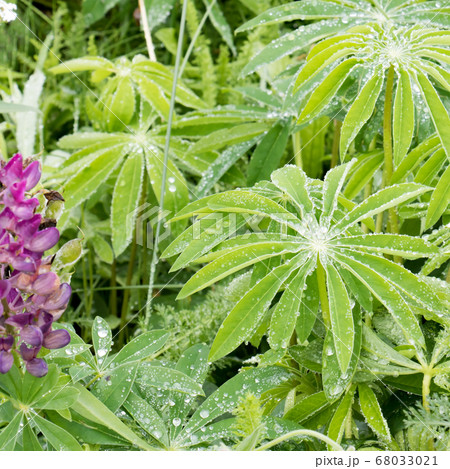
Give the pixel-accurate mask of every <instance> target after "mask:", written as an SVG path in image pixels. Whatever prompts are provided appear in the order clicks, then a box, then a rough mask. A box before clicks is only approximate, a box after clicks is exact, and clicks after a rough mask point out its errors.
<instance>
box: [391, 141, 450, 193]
mask: <svg viewBox="0 0 450 469" xmlns="http://www.w3.org/2000/svg"><path fill="white" fill-rule="evenodd" d="M440 147H441V144H440V139H439V136H438V135H432V136H431V137H429V138H427V139H426V140H424V141H423V142H422V143H420V144H419V145H418V146H417V147H415V148H414V149H412V150H411V151H410V152H409V153H408V154H407V155H406V156H405V158H403V160H402V161H401V163H400V164H399V165H398V167H397V169H396V170H395V171H394V174H393V175H392V178H391V182H392V184H397V183H398V182H401V181H403V180H405V179H406V178H407V176H408V175H410V174H411V173H412V172H413V171H414V169H415V168H416V167H417V166H418V165H419V164H420V163H421V162H422V161H423V160H424V159H426V158H427V157H428V156H430V155H431V154H432V153H433V152H434V151H436V150H437V149H438V148H440Z"/></svg>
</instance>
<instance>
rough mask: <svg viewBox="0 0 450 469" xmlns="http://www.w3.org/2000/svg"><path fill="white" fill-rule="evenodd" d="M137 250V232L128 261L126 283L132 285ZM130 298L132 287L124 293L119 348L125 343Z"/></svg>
mask: <svg viewBox="0 0 450 469" xmlns="http://www.w3.org/2000/svg"><path fill="white" fill-rule="evenodd" d="M136 252H137V242H136V234H135V235H134V236H133V244H132V245H131V253H130V260H129V262H128V272H127V279H126V285H131V282H132V280H133V272H134V263H135V261H136ZM129 300H130V289H129V288H127V289H126V290H125V291H124V294H123V302H122V312H121V314H120V332H119V348H121V347H122V346H123V343H124V338H125V327H126V325H127V314H128V305H129Z"/></svg>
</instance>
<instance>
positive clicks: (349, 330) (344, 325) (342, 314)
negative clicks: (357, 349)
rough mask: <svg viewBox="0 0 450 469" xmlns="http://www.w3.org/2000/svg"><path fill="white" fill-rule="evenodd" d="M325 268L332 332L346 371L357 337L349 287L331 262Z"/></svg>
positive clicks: (338, 358)
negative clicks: (346, 286)
mask: <svg viewBox="0 0 450 469" xmlns="http://www.w3.org/2000/svg"><path fill="white" fill-rule="evenodd" d="M325 270H326V273H327V291H328V303H329V306H330V319H331V332H332V334H333V338H334V347H335V350H336V357H337V361H338V363H339V367H340V369H341V371H342V373H345V372H346V371H347V368H348V366H349V364H350V360H351V358H352V353H353V343H354V338H355V326H354V324H353V314H352V308H351V306H350V298H349V296H348V293H347V289H346V288H345V284H344V282H343V280H342V278H341V277H340V275H339V273H338V271H337V270H336V269H335V268H334V267H333V266H332V265H331V264H328V265H326V266H325Z"/></svg>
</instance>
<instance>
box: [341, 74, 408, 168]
mask: <svg viewBox="0 0 450 469" xmlns="http://www.w3.org/2000/svg"><path fill="white" fill-rule="evenodd" d="M383 83H384V74H383V73H382V69H381V68H377V69H375V70H374V72H373V76H372V77H370V78H369V79H368V80H367V82H366V84H365V85H364V86H363V88H362V89H361V91H360V92H359V93H358V96H357V97H356V99H355V100H354V101H353V103H352V105H351V106H350V109H349V110H348V112H347V115H346V116H345V119H344V122H343V124H342V129H341V137H340V143H339V153H340V156H341V160H343V159H344V158H345V155H346V153H347V150H348V148H349V146H350V144H351V143H352V142H353V140H354V139H355V138H356V136H357V135H358V132H359V131H360V130H361V129H362V127H363V126H364V124H365V123H366V122H367V121H368V120H369V119H370V117H371V116H372V114H373V111H374V109H375V105H376V103H377V100H378V97H379V96H380V93H381V90H382V89H383ZM413 123H414V120H413Z"/></svg>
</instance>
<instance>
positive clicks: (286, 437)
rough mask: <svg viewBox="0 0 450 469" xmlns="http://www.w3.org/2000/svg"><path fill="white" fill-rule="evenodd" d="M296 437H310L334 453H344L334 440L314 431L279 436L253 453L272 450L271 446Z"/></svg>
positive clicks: (295, 431) (304, 430)
mask: <svg viewBox="0 0 450 469" xmlns="http://www.w3.org/2000/svg"><path fill="white" fill-rule="evenodd" d="M296 436H312V437H313V438H317V439H318V440H321V441H323V442H325V443H326V444H327V445H329V446H330V447H331V448H332V449H333V450H335V451H344V448H342V446H340V445H338V444H337V443H336V442H335V441H334V440H332V439H331V438H329V437H328V436H325V435H323V434H322V433H319V432H315V431H314V430H306V429H303V430H294V431H292V432H289V433H286V434H285V435H281V436H279V437H278V438H275V440H272V441H269V443H266V444H265V445H262V446H260V447H259V448H256V450H255V451H266V450H268V449H270V448H272V447H273V446H275V445H278V444H279V443H282V442H283V441H286V440H289V439H290V438H295V437H296Z"/></svg>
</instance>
